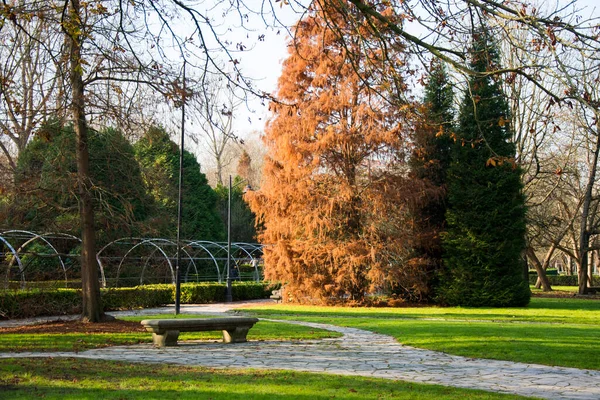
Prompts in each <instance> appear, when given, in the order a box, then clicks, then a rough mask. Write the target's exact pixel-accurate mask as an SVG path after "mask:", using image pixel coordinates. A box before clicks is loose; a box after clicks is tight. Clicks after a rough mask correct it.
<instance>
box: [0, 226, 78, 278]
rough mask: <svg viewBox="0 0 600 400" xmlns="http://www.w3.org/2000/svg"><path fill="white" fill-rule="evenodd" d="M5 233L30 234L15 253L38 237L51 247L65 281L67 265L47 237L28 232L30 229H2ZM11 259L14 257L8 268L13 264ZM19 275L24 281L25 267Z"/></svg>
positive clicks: (3, 233)
mask: <svg viewBox="0 0 600 400" xmlns="http://www.w3.org/2000/svg"><path fill="white" fill-rule="evenodd" d="M7 233H23V234H27V235H30V236H31V237H30V239H29V240H26V241H25V243H23V244H22V245H21V246H19V248H18V249H17V253H19V254H20V253H21V251H23V250H24V249H25V247H26V246H28V245H29V244H31V243H33V242H35V241H36V240H38V239H40V240H42V241H43V242H44V243H46V244H47V245H48V246H49V247H50V248H51V249H52V251H54V254H56V256H57V257H58V262H59V263H60V266H61V267H62V269H63V273H64V275H65V282H66V281H68V277H67V267H66V266H65V263H64V262H63V260H62V257H61V256H60V253H59V252H58V250H56V247H54V246H53V245H52V243H50V241H48V239H46V238H45V237H44V235H40V234H37V233H34V232H30V231H24V230H18V229H13V230H8V231H4V232H2V235H5V234H7ZM13 261H14V259H13V260H11V262H10V263H9V264H8V268H10V267H11V266H12V265H13ZM21 275H22V280H23V281H24V280H25V268H22V269H21Z"/></svg>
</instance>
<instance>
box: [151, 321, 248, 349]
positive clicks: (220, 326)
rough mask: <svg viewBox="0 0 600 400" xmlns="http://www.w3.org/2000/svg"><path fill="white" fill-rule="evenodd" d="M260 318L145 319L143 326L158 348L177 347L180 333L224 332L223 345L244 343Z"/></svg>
mask: <svg viewBox="0 0 600 400" xmlns="http://www.w3.org/2000/svg"><path fill="white" fill-rule="evenodd" d="M257 322H258V318H247V317H225V318H190V319H188V318H181V319H145V320H143V321H142V325H143V326H144V328H146V330H147V331H148V332H152V341H153V342H154V345H155V346H157V347H165V346H177V338H178V337H179V332H201V331H223V343H242V342H245V341H246V335H247V334H248V331H249V330H250V328H252V327H253V326H254V324H256V323H257Z"/></svg>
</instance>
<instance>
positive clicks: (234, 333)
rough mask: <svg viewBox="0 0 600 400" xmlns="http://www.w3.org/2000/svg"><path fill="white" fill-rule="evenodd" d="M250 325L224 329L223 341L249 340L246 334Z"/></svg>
mask: <svg viewBox="0 0 600 400" xmlns="http://www.w3.org/2000/svg"><path fill="white" fill-rule="evenodd" d="M250 328H251V327H250V326H238V327H237V328H235V329H231V330H228V331H223V343H244V342H247V340H246V335H248V331H249V330H250Z"/></svg>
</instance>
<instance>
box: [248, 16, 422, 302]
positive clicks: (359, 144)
mask: <svg viewBox="0 0 600 400" xmlns="http://www.w3.org/2000/svg"><path fill="white" fill-rule="evenodd" d="M348 6H349V7H351V5H348ZM381 11H382V12H385V10H381ZM356 17H357V18H360V16H359V14H358V13H357V14H356ZM346 26H347V25H346V23H345V21H344V19H343V18H342V17H341V16H340V15H339V14H336V12H335V11H334V10H332V9H322V8H321V9H313V10H311V11H310V12H309V13H308V14H307V15H306V16H305V18H304V19H303V20H301V21H300V22H299V23H298V24H297V26H296V27H295V40H294V42H293V44H292V45H290V50H289V53H290V54H289V57H288V58H287V60H286V61H285V62H284V64H283V71H282V75H281V77H280V79H279V85H278V93H277V97H278V100H279V103H276V104H273V105H272V108H273V111H274V117H273V118H272V119H271V120H270V122H269V123H268V125H267V128H266V132H265V136H264V141H265V143H266V145H267V149H268V154H267V156H266V161H265V167H264V171H263V174H264V175H263V183H262V186H261V189H260V191H258V192H254V193H250V194H249V196H248V197H249V198H250V204H251V208H252V209H253V211H254V212H255V213H256V215H257V216H258V220H259V221H258V222H259V224H262V225H261V226H262V227H263V231H262V233H261V235H260V240H261V242H262V243H266V244H269V246H267V247H266V248H265V254H264V257H265V276H266V278H267V279H274V280H279V281H282V282H284V283H285V284H286V292H285V295H286V296H285V299H286V300H288V301H289V300H291V301H296V302H303V303H308V302H310V303H332V302H337V301H344V300H350V301H353V302H356V303H362V302H364V300H365V295H366V294H367V293H370V292H374V291H381V290H382V289H386V288H389V286H390V285H396V284H402V282H405V281H407V280H410V275H411V272H410V271H407V270H406V268H405V267H404V265H405V263H404V261H405V260H406V259H407V258H408V256H409V254H408V253H409V246H408V244H409V241H410V237H411V235H410V231H409V226H408V225H409V224H408V223H407V222H408V217H407V211H406V207H405V204H406V202H407V199H408V196H409V195H408V194H409V193H410V190H407V186H408V183H407V182H406V179H405V176H406V155H407V149H406V145H405V144H406V141H405V136H407V135H408V130H409V129H410V127H411V126H412V123H411V119H412V115H413V114H412V105H411V104H409V103H408V102H406V101H402V102H401V101H400V100H398V101H393V102H390V101H389V99H394V98H396V99H399V98H400V95H404V93H405V92H406V85H405V83H404V81H403V80H402V79H401V78H400V76H401V74H399V73H401V72H403V71H404V72H407V71H408V66H407V62H406V55H405V52H404V50H405V49H404V47H403V46H402V44H401V43H399V42H394V41H393V40H391V42H390V43H393V45H392V46H391V47H389V48H388V53H387V54H386V57H388V58H387V59H386V61H385V62H384V61H383V60H382V58H383V57H382V54H381V52H380V47H379V45H378V44H377V43H375V42H376V40H378V39H381V37H380V38H373V37H369V36H368V33H367V32H366V30H365V36H363V37H356V36H350V35H349V34H347V33H346V31H345V27H346ZM330 27H335V28H332V29H330ZM347 32H350V30H349V29H348V31H347ZM382 35H383V33H382ZM358 54H367V56H361V58H357V55H358ZM386 99H387V100H386ZM282 104H287V105H282Z"/></svg>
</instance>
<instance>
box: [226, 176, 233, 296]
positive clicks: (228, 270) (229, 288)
mask: <svg viewBox="0 0 600 400" xmlns="http://www.w3.org/2000/svg"><path fill="white" fill-rule="evenodd" d="M225 301H226V302H228V303H231V302H232V301H233V293H232V288H231V175H229V190H228V191H227V294H226V295H225Z"/></svg>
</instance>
